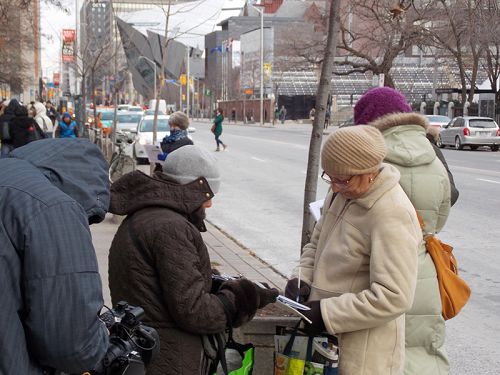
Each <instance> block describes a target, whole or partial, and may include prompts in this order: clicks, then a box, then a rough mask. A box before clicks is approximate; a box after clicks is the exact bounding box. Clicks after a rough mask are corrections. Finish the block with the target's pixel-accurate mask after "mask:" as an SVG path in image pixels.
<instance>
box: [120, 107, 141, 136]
mask: <svg viewBox="0 0 500 375" xmlns="http://www.w3.org/2000/svg"><path fill="white" fill-rule="evenodd" d="M141 119H142V114H141V113H138V112H128V111H120V112H118V113H117V115H116V120H117V122H118V126H117V127H116V130H118V131H128V132H134V133H135V132H136V131H137V125H139V122H140V121H141Z"/></svg>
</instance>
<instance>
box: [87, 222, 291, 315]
mask: <svg viewBox="0 0 500 375" xmlns="http://www.w3.org/2000/svg"><path fill="white" fill-rule="evenodd" d="M116 221H117V220H115V219H114V218H113V217H112V215H108V216H107V217H106V220H104V222H102V223H101V224H97V225H92V226H91V227H90V228H91V232H92V237H93V243H94V247H95V249H96V253H97V260H98V262H99V270H100V274H101V279H102V284H103V294H104V302H105V304H106V305H107V306H111V298H110V295H109V288H108V252H109V248H110V247H111V242H112V240H113V237H114V235H115V233H116V231H117V229H118V225H119V224H117V223H116ZM206 225H207V229H208V231H207V232H206V233H203V234H202V235H203V239H204V241H205V244H206V245H207V247H208V251H209V254H210V259H211V261H212V266H213V267H215V268H217V269H218V270H219V271H220V272H221V273H224V274H228V275H232V276H235V275H240V274H241V275H243V276H245V277H246V278H248V279H249V280H253V281H260V282H267V283H268V284H269V285H271V286H274V287H276V288H278V289H280V290H283V289H284V287H285V284H286V279H285V277H283V276H282V275H281V274H279V273H278V272H277V271H275V270H274V269H273V268H271V267H270V266H269V265H268V264H267V263H265V262H264V261H262V260H261V259H259V258H257V257H256V256H255V254H253V253H252V252H251V251H249V250H248V249H245V248H243V247H242V246H240V245H239V244H238V243H236V242H235V241H234V240H233V239H231V238H230V237H229V236H228V235H226V234H225V233H223V232H221V231H220V230H219V229H217V228H216V227H215V226H213V225H211V224H210V223H209V222H206Z"/></svg>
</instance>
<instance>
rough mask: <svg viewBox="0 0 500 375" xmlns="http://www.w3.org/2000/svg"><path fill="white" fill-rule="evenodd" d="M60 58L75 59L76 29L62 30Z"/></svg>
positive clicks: (66, 60)
mask: <svg viewBox="0 0 500 375" xmlns="http://www.w3.org/2000/svg"><path fill="white" fill-rule="evenodd" d="M62 36H63V38H62V40H63V42H62V60H63V61H64V62H74V61H75V40H76V30H75V29H63V31H62Z"/></svg>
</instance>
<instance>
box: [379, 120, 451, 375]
mask: <svg viewBox="0 0 500 375" xmlns="http://www.w3.org/2000/svg"><path fill="white" fill-rule="evenodd" d="M370 125H373V126H375V127H376V128H378V129H379V130H380V131H382V134H383V135H384V138H385V141H386V145H387V149H388V150H387V157H386V159H385V162H386V163H390V164H392V165H394V166H395V167H396V168H398V170H399V172H400V173H401V180H400V184H401V187H402V188H403V190H404V191H405V192H406V194H407V195H408V197H409V198H410V200H411V202H412V203H413V205H414V206H415V208H416V209H417V210H418V211H419V212H420V214H421V215H422V217H423V219H424V222H425V232H426V233H434V234H435V233H439V231H441V229H442V228H443V226H444V225H445V223H446V219H447V218H448V213H449V211H450V183H449V180H448V175H447V173H446V170H445V168H444V166H443V164H442V163H441V161H439V159H438V158H437V157H436V154H435V152H434V149H433V148H432V146H431V144H430V142H429V141H428V140H427V138H426V137H425V132H426V130H425V129H426V127H427V126H428V122H427V120H426V118H425V117H424V116H421V115H419V114H415V113H399V114H391V115H387V116H385V117H382V118H380V119H378V120H376V121H374V122H372V123H371V124H370ZM444 341H445V322H444V319H443V317H442V315H441V300H440V296H439V287H438V283H437V278H436V269H435V267H434V263H433V261H432V259H431V257H430V255H429V254H428V253H427V251H426V250H425V246H423V245H422V246H421V247H420V250H419V268H418V282H417V289H416V293H415V300H414V302H413V306H412V308H411V310H410V311H408V313H407V314H406V363H405V374H406V375H444V374H448V373H449V365H448V358H447V355H446V352H445V349H444Z"/></svg>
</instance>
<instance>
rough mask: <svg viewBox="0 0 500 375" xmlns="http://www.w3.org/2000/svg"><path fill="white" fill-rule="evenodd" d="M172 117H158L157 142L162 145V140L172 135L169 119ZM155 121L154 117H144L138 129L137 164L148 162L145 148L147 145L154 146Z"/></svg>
mask: <svg viewBox="0 0 500 375" xmlns="http://www.w3.org/2000/svg"><path fill="white" fill-rule="evenodd" d="M169 117H170V116H166V115H162V116H158V131H157V133H156V142H157V144H160V142H161V140H162V139H163V138H164V137H165V136H167V135H169V134H170V130H169V129H170V128H169V126H168V119H169ZM153 119H154V116H144V117H143V118H142V120H141V122H140V123H139V126H138V127H137V136H136V141H135V143H134V157H135V159H136V160H137V162H139V163H140V162H145V163H147V162H148V155H147V154H146V150H145V148H144V146H145V145H151V144H153Z"/></svg>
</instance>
